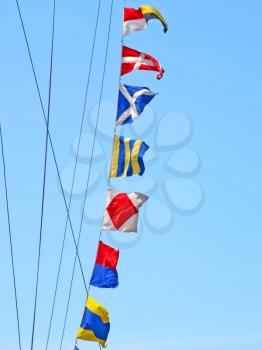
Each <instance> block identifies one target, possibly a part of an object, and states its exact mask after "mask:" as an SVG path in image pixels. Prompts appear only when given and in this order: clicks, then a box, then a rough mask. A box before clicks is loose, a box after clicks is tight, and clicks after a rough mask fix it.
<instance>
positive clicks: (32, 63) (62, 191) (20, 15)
mask: <svg viewBox="0 0 262 350" xmlns="http://www.w3.org/2000/svg"><path fill="white" fill-rule="evenodd" d="M15 2H16V5H17V10H18V14H19V19H20V22H21V26H22V31H23V35H24V39H25V43H26V47H27V52H28V56H29V61H30V65H31V69H32V73H33V76H34V82H35V86H36V90H37V95H38V99H39V102H40V105H41V110H42V116H43V119H44V123H45V125H46V126H47V119H46V114H45V109H44V105H43V100H42V96H41V92H40V88H39V83H38V79H37V76H36V70H35V66H34V62H33V58H32V54H31V49H30V45H29V41H28V38H27V33H26V30H25V25H24V20H23V17H22V13H21V8H20V5H19V1H18V0H15ZM47 131H48V140H49V143H50V146H51V151H52V155H53V159H54V163H55V168H56V172H57V176H58V182H59V187H60V190H61V193H62V197H63V201H64V204H65V208H66V212H67V217H68V221H69V226H70V232H71V234H72V238H73V241H74V246H75V249H76V254H77V258H78V262H79V266H80V271H81V275H82V279H83V283H84V286H85V290H86V291H87V290H88V289H87V284H86V281H85V275H84V271H83V267H82V263H81V259H80V255H79V252H78V248H77V242H76V238H75V234H74V229H73V225H72V220H71V218H70V213H69V209H68V205H67V202H66V196H65V192H64V188H63V184H62V179H61V175H60V171H59V167H58V162H57V158H56V154H55V149H54V145H53V141H52V138H51V134H50V131H49V128H47Z"/></svg>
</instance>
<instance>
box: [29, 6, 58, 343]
mask: <svg viewBox="0 0 262 350" xmlns="http://www.w3.org/2000/svg"><path fill="white" fill-rule="evenodd" d="M55 14H56V0H54V1H53V23H52V42H51V53H50V68H49V88H48V110H47V125H46V136H45V155H44V175H43V184H42V199H41V218H40V228H39V242H38V256H37V272H36V285H35V301H34V313H33V326H32V337H31V350H33V348H34V335H35V321H36V308H37V297H38V284H39V270H40V259H41V246H42V234H43V218H44V206H45V189H46V173H47V157H48V130H49V122H50V107H51V94H52V76H53V56H54V36H55Z"/></svg>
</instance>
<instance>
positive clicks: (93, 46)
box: [46, 0, 101, 350]
mask: <svg viewBox="0 0 262 350" xmlns="http://www.w3.org/2000/svg"><path fill="white" fill-rule="evenodd" d="M100 8H101V0H99V3H98V9H97V15H96V23H95V30H94V36H93V43H92V51H91V57H90V64H89V70H88V76H87V83H86V89H85V97H84V103H83V112H82V119H81V123H80V131H79V139H78V145H77V152H76V158H75V164H74V171H73V179H72V184H71V189H70V196H69V203H68V210H69V212H70V208H71V202H72V195H73V189H74V185H75V177H76V169H77V164H78V158H79V149H80V144H81V139H82V134H83V125H84V120H85V115H86V104H87V96H88V92H89V85H90V77H91V70H92V66H93V58H94V51H95V43H96V37H97V29H98V20H99V16H100ZM67 228H68V216H67V218H66V223H65V229H64V235H63V240H62V246H61V252H60V259H59V264H58V271H57V278H56V284H55V291H54V297H53V303H52V310H51V316H50V321H49V327H48V334H47V340H46V350H47V349H48V345H49V338H50V332H51V327H52V322H53V315H54V309H55V303H56V296H57V289H58V284H59V278H60V272H61V266H62V259H63V254H64V246H65V240H66V235H67Z"/></svg>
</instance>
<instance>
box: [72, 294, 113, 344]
mask: <svg viewBox="0 0 262 350" xmlns="http://www.w3.org/2000/svg"><path fill="white" fill-rule="evenodd" d="M109 330H110V323H109V316H108V312H107V311H106V309H105V308H104V307H103V306H102V305H101V304H99V303H98V302H97V301H95V300H94V299H93V298H91V297H90V295H88V297H87V301H86V305H85V311H84V315H83V318H82V322H81V325H80V328H79V330H78V332H77V339H81V340H87V341H94V342H97V343H99V344H100V345H102V346H103V347H105V344H106V340H107V337H108V333H109Z"/></svg>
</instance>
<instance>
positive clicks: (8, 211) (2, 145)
mask: <svg viewBox="0 0 262 350" xmlns="http://www.w3.org/2000/svg"><path fill="white" fill-rule="evenodd" d="M0 139H1V153H2V161H3V174H4V184H5V201H6V212H7V222H8V233H9V245H10V253H11V265H12V274H13V284H14V296H15V309H16V322H17V334H18V345H19V349H20V350H22V345H21V332H20V319H19V310H18V297H17V286H16V275H15V263H14V252H13V238H12V230H11V220H10V209H9V196H8V188H7V175H6V163H5V152H4V141H3V134H2V127H1V124H0Z"/></svg>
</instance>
